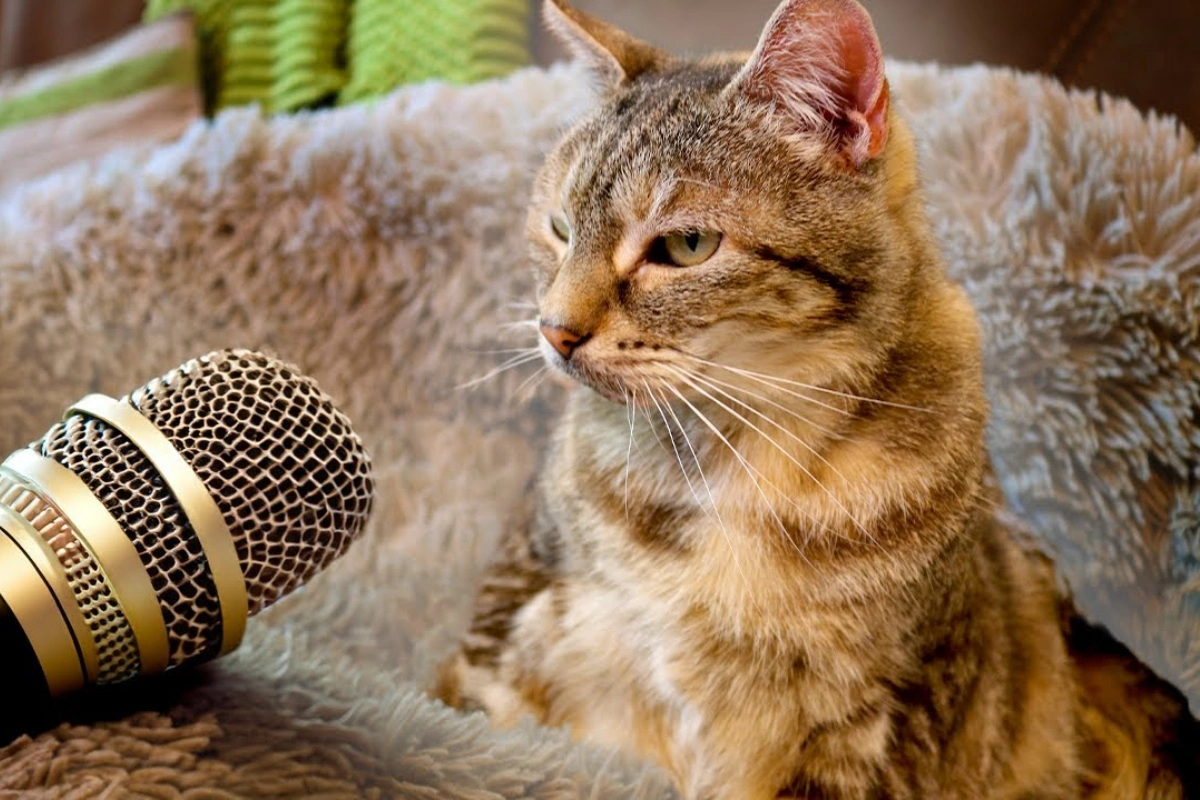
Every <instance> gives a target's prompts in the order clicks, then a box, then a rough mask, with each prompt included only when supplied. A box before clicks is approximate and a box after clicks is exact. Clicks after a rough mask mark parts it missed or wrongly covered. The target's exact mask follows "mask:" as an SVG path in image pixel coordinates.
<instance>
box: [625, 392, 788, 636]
mask: <svg viewBox="0 0 1200 800" xmlns="http://www.w3.org/2000/svg"><path fill="white" fill-rule="evenodd" d="M667 388H669V389H670V390H671V391H672V392H673V393H674V394H675V395H676V396H677V397H679V399H680V400H683V402H684V403H687V400H685V399H684V398H683V396H682V395H680V394H679V392H678V390H676V389H675V388H674V387H672V386H668V387H667ZM646 391H648V392H650V396H651V397H654V392H653V391H651V390H650V385H649V384H648V383H647V384H646ZM654 404H655V405H656V406H657V405H658V400H657V399H656V400H655V401H654ZM688 405H689V406H690V405H691V404H690V403H688ZM663 407H665V408H666V410H667V411H669V412H670V413H671V418H672V419H674V420H675V424H676V425H677V426H678V427H679V434H680V435H681V436H682V437H683V441H684V444H686V445H687V447H688V450H689V451H690V452H691V454H692V463H694V464H695V465H696V472H697V473H699V475H700V481H701V482H702V483H703V484H704V490H705V491H706V492H707V493H708V501H709V503H710V504H711V508H712V514H713V516H714V517H716V520H717V524H718V525H719V526H720V528H721V533H722V535H723V536H724V537H725V544H726V545H728V547H729V557H730V558H731V559H732V561H733V568H734V569H735V570H736V571H737V573H738V575H739V576H740V577H741V579H742V585H743V586H744V587H745V589H746V597H748V598H750V602H751V603H753V604H754V608H755V610H757V611H758V613H759V614H762V613H763V609H762V606H760V605H759V603H758V598H757V597H755V595H754V591H753V587H751V585H750V579H749V578H747V577H746V572H745V570H743V569H742V562H741V561H740V560H738V554H737V548H736V547H734V546H733V537H731V536H730V535H729V528H727V527H725V520H724V519H722V518H721V510H720V509H719V508H717V498H716V496H715V495H713V490H712V486H711V485H710V484H709V482H708V478H707V477H706V476H705V474H704V468H703V467H702V466H700V456H699V455H698V454H697V453H696V448H695V446H693V445H692V440H691V439H690V438H689V437H688V435H687V428H685V427H684V425H683V422H682V421H681V420H680V419H679V415H677V414H676V413H675V409H674V408H672V407H671V404H670V402H668V400H667V397H666V394H665V393H664V394H663V397H662V406H660V407H659V413H660V414H661V413H662V408H663ZM692 410H693V412H695V408H693V409H692ZM696 413H697V414H698V416H700V418H701V419H702V420H703V419H704V416H703V415H701V414H699V413H698V412H696ZM663 422H667V418H666V416H665V415H664V416H663ZM670 428H671V424H670V423H669V422H668V423H667V435H668V436H670ZM726 444H728V442H727V443H726ZM674 445H675V439H674V437H673V436H672V437H671V446H672V447H674ZM735 455H736V451H735ZM675 457H676V458H677V459H678V460H679V468H680V469H681V470H683V479H684V480H685V481H687V484H688V488H691V487H692V482H691V479H689V478H688V474H687V470H686V469H684V466H683V459H682V458H679V450H678V449H676V450H675ZM692 496H693V497H696V502H697V503H699V502H700V498H699V497H698V496H697V494H696V490H695V489H692ZM765 498H766V496H765V495H764V499H765ZM767 506H768V507H770V503H769V502H768V503H767ZM781 524H782V523H781Z"/></svg>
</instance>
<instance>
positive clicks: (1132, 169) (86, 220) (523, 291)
mask: <svg viewBox="0 0 1200 800" xmlns="http://www.w3.org/2000/svg"><path fill="white" fill-rule="evenodd" d="M889 74H890V76H891V80H892V83H893V91H894V95H895V96H896V97H897V98H899V102H900V103H901V107H902V108H903V109H904V111H905V112H906V114H907V115H908V117H909V119H910V120H911V122H912V124H913V127H914V128H915V130H916V132H917V134H918V136H919V138H920V140H921V142H922V144H923V148H924V153H925V159H924V160H925V176H926V186H927V196H928V201H929V205H930V207H931V211H932V214H933V218H934V221H935V225H936V228H937V232H938V234H939V236H940V237H941V241H942V242H943V244H944V249H945V253H946V257H947V259H948V262H949V264H950V268H951V269H952V271H953V273H954V274H955V275H956V276H957V277H958V278H959V279H961V280H962V281H963V282H964V284H965V285H966V286H967V288H968V289H969V291H970V293H971V295H972V297H973V298H974V300H975V301H976V303H977V304H978V306H979V308H980V311H981V314H982V317H983V320H984V325H985V330H986V335H987V341H988V344H987V364H988V374H989V390H990V392H991V396H992V399H993V402H994V404H995V413H994V421H993V425H992V445H993V449H994V453H995V462H996V467H997V471H998V474H999V478H1000V482H1001V484H1002V486H1003V488H1004V490H1005V493H1006V495H1007V497H1008V499H1009V501H1010V503H1011V509H1012V511H1013V513H1015V514H1016V515H1018V516H1019V517H1020V518H1022V519H1023V520H1024V521H1025V522H1026V523H1027V525H1028V527H1029V529H1030V530H1031V531H1032V533H1033V534H1034V535H1035V536H1037V537H1038V538H1039V539H1040V540H1041V541H1042V542H1044V543H1045V544H1046V546H1047V547H1049V548H1051V549H1053V550H1055V551H1056V552H1057V553H1058V554H1059V557H1060V559H1061V563H1062V565H1063V571H1064V573H1065V574H1066V576H1067V577H1068V578H1069V579H1070V581H1071V583H1072V585H1073V587H1074V589H1075V590H1076V592H1077V594H1078V595H1079V596H1080V600H1081V601H1082V605H1083V606H1084V607H1085V608H1086V609H1088V610H1089V611H1091V612H1093V613H1094V614H1097V615H1099V616H1100V617H1101V618H1102V619H1103V620H1104V621H1106V622H1107V623H1108V624H1109V625H1110V626H1112V628H1113V629H1114V631H1116V632H1117V633H1118V634H1119V635H1120V636H1122V637H1123V638H1124V639H1125V640H1126V641H1127V642H1128V643H1129V644H1131V645H1132V646H1133V647H1134V648H1135V649H1136V650H1137V651H1138V652H1139V653H1140V654H1141V655H1142V656H1143V657H1145V658H1147V659H1149V660H1150V661H1151V662H1152V663H1153V664H1154V665H1155V666H1156V667H1157V668H1158V669H1159V670H1160V671H1162V672H1163V673H1164V674H1166V675H1167V676H1168V677H1170V678H1172V679H1174V680H1176V681H1178V682H1179V683H1181V684H1182V685H1185V686H1186V687H1187V688H1188V690H1189V691H1190V694H1191V697H1192V700H1193V703H1195V702H1197V699H1198V698H1200V635H1197V634H1200V533H1198V525H1200V522H1198V520H1200V499H1198V495H1197V491H1196V483H1195V482H1196V479H1197V458H1196V454H1197V451H1198V450H1200V430H1198V428H1197V424H1198V422H1197V421H1198V419H1200V396H1198V392H1200V389H1198V388H1197V387H1200V344H1198V338H1197V333H1198V331H1197V325H1198V320H1200V315H1198V314H1197V313H1196V309H1197V308H1198V307H1200V306H1198V303H1200V297H1198V296H1197V291H1198V289H1200V156H1198V155H1197V153H1196V151H1195V144H1194V141H1193V139H1192V138H1191V136H1190V134H1188V133H1187V132H1186V131H1182V130H1180V129H1179V128H1178V127H1177V126H1176V124H1175V123H1174V122H1173V121H1172V120H1169V119H1159V118H1154V117H1144V116H1142V115H1141V114H1139V113H1138V112H1137V111H1135V110H1134V109H1133V108H1132V107H1130V106H1129V105H1128V104H1126V103H1123V102H1118V101H1111V100H1100V101H1099V102H1098V100H1097V98H1096V97H1094V96H1091V95H1084V94H1075V93H1068V92H1066V91H1064V90H1063V89H1062V88H1061V87H1059V86H1058V85H1056V84H1054V83H1052V82H1050V81H1047V80H1044V79H1041V78H1037V77H1030V76H1021V75H1016V74H1013V73H1010V72H1007V71H1001V70H991V69H985V68H970V69H961V70H941V69H938V68H935V67H929V66H913V65H904V64H893V65H891V68H890V70H889ZM589 102H590V97H589V94H588V92H587V90H586V88H585V84H584V82H583V81H582V80H581V79H580V76H579V75H578V74H577V73H575V72H574V71H572V70H571V69H566V68H556V69H553V70H550V71H540V70H527V71H524V72H520V73H517V74H515V75H513V76H512V77H510V78H508V79H506V80H503V81H499V82H494V83H488V84H483V85H478V86H472V87H467V88H451V87H448V86H441V85H422V86H415V87H412V88H408V89H405V90H403V91H400V92H398V93H396V94H394V95H392V96H391V97H389V98H387V99H386V100H384V101H382V102H380V103H378V104H376V105H373V106H357V107H351V108H344V109H338V110H335V111H329V112H321V113H315V114H310V115H301V116H295V117H281V118H276V119H270V120H268V119H263V118H261V117H260V116H259V115H258V114H256V113H254V112H252V111H245V110H242V111H233V112H228V113H225V114H223V115H222V116H221V117H219V118H218V119H217V120H216V121H215V122H213V123H211V124H197V125H196V126H194V127H193V128H191V129H190V131H188V133H187V134H186V135H185V136H184V137H183V138H182V139H181V140H180V141H178V142H177V143H175V144H172V145H170V146H167V147H162V148H159V149H155V150H150V151H147V150H132V151H127V152H123V153H117V154H114V155H112V156H111V157H109V158H107V159H106V160H104V161H103V162H101V163H100V164H99V165H96V166H91V167H79V168H76V169H73V170H68V171H66V172H63V173H59V174H57V175H55V176H52V177H50V178H48V179H46V180H43V181H41V182H39V183H37V184H33V185H30V186H27V187H24V188H23V189H21V190H20V191H18V192H17V193H16V194H15V195H13V196H10V197H9V198H7V199H6V200H5V201H4V202H3V204H2V205H0V342H3V347H0V398H2V403H3V406H2V407H3V410H4V413H5V419H4V422H3V425H2V426H0V444H2V445H3V446H4V447H5V448H6V449H5V450H4V451H3V452H8V451H9V450H12V449H15V448H16V447H18V446H20V445H22V444H24V443H25V442H27V441H29V440H30V439H32V438H34V437H36V436H38V435H40V433H41V432H42V431H44V430H45V429H46V428H47V427H48V426H49V424H50V423H51V422H52V421H53V420H54V419H55V418H56V417H57V415H58V414H59V413H60V412H61V409H62V408H63V407H64V406H65V405H66V404H67V403H69V402H70V401H72V400H74V399H76V398H78V397H79V396H81V395H83V394H84V393H86V392H89V391H104V392H108V393H111V394H116V395H119V394H122V393H124V392H126V391H128V390H130V389H132V388H134V387H136V386H138V385H140V384H141V383H142V382H144V381H145V380H146V379H147V378H150V377H153V376H155V375H158V374H161V373H162V372H164V371H166V370H167V369H169V368H170V367H172V366H174V365H176V364H177V363H179V362H181V361H183V360H186V359H187V358H190V357H192V356H195V355H199V354H201V353H203V352H206V351H208V350H210V349H215V348H221V347H234V346H236V347H252V348H262V349H268V350H271V351H273V352H275V353H277V354H279V355H281V356H282V357H284V358H286V359H288V360H291V361H294V362H297V363H298V364H299V365H301V367H302V368H303V369H304V370H305V371H306V372H308V373H309V374H311V375H313V376H314V377H316V378H317V379H318V381H319V382H320V383H321V384H322V385H323V386H324V387H325V388H326V389H327V390H328V391H330V392H331V393H332V394H333V395H334V397H335V398H336V399H337V400H338V402H339V405H340V406H341V407H342V408H343V410H345V411H346V412H347V413H348V414H349V415H350V417H351V419H353V420H354V421H355V425H356V428H357V430H358V431H359V432H360V433H361V434H362V436H363V438H364V439H365V440H366V442H367V444H368V446H369V448H370V450H371V452H372V455H373V457H374V460H375V467H376V474H377V478H378V482H379V503H378V507H377V511H376V513H375V516H374V518H373V520H372V523H371V525H370V527H369V532H368V535H367V536H366V537H365V539H364V540H363V541H361V542H359V543H358V544H357V545H356V546H355V547H354V548H352V550H351V552H350V553H349V554H348V555H346V556H345V557H344V558H343V559H342V560H341V561H340V562H338V563H337V564H335V565H334V567H333V568H331V569H330V570H328V571H327V572H326V573H325V574H323V575H321V576H319V577H318V579H317V580H315V581H314V582H313V583H312V584H311V585H310V586H308V587H307V588H305V589H304V590H302V591H301V592H299V593H298V594H296V595H294V596H292V597H291V598H288V599H286V600H285V601H283V602H281V603H280V604H279V605H278V606H276V607H275V608H273V609H271V610H269V611H268V612H266V613H265V614H263V615H261V616H260V617H259V618H258V619H256V620H253V621H252V622H251V625H250V628H249V631H248V634H247V637H246V641H245V642H244V644H243V646H242V647H241V649H240V650H239V651H238V652H237V653H235V654H234V655H232V656H230V657H228V658H226V659H224V660H222V661H219V662H217V663H215V664H214V665H212V666H211V667H209V668H207V669H205V670H203V671H202V672H201V673H200V674H199V675H195V674H193V675H190V676H189V675H183V676H176V677H174V678H170V679H167V680H161V681H156V682H143V683H140V684H137V685H135V686H133V687H131V688H130V689H129V690H127V691H125V692H123V693H119V694H117V695H115V696H114V697H109V698H107V699H106V700H104V701H103V702H100V701H98V702H97V703H95V704H90V705H89V704H85V705H84V706H83V707H82V708H81V709H80V710H79V711H78V712H77V713H76V714H75V716H74V717H73V724H68V725H64V726H62V727H60V728H57V729H55V730H52V731H48V732H44V733H41V734H39V735H36V736H34V737H32V738H28V737H26V738H22V739H20V740H18V741H16V742H15V743H13V744H12V745H10V746H9V747H7V748H6V749H2V750H0V796H6V795H7V793H8V792H13V793H17V792H21V791H34V792H40V793H41V794H42V795H43V796H47V797H72V798H83V797H110V796H118V795H121V794H123V793H131V794H134V795H136V796H145V797H163V798H166V797H177V796H179V797H189V798H218V797H280V796H298V795H302V796H310V797H318V796H320V797H343V796H344V797H360V796H362V797H391V796H396V797H417V798H419V797H429V798H434V797H436V798H472V800H482V799H483V798H501V797H505V798H507V797H536V798H560V797H579V796H587V797H593V798H606V797H612V798H630V797H634V798H636V797H661V796H663V795H664V793H665V792H667V791H668V790H667V789H666V783H665V781H664V780H663V778H662V776H661V775H660V774H659V773H657V772H656V771H654V770H651V769H647V768H645V767H643V766H641V765H638V764H632V763H629V762H626V761H623V760H621V759H617V758H614V757H613V756H611V755H610V754H608V753H604V752H599V751H596V750H592V749H589V748H586V747H582V746H579V745H576V744H573V743H571V742H570V740H569V739H568V738H567V737H566V735H564V734H563V733H561V732H556V731H550V730H545V729H540V728H537V727H535V726H532V725H530V726H526V727H523V728H521V729H519V730H515V731H511V732H507V733H497V732H493V731H491V730H490V729H489V728H488V726H487V724H486V721H485V720H484V719H483V718H482V717H479V716H469V717H468V716H462V715H459V714H457V713H455V712H452V711H449V710H447V709H445V708H444V707H441V706H440V705H438V704H436V703H434V702H432V701H430V700H428V699H426V698H425V697H424V696H423V694H422V692H421V687H422V685H423V684H424V683H426V682H427V681H428V680H429V677H430V674H431V668H432V666H433V665H434V664H435V663H436V662H437V661H438V660H439V659H440V658H441V657H442V656H443V655H444V654H445V653H446V652H447V651H448V650H449V649H450V648H451V647H452V643H453V642H454V640H455V637H456V636H457V635H458V634H459V633H460V632H461V631H462V630H463V629H464V627H465V625H466V623H467V616H468V614H469V610H470V602H471V596H472V592H473V587H474V585H475V583H476V581H477V579H478V577H479V575H480V572H481V570H482V568H483V567H484V565H485V564H486V562H487V560H488V557H489V554H490V552H491V548H492V546H493V543H494V541H495V539H496V536H497V534H498V533H499V531H500V530H502V528H503V526H504V525H505V520H506V517H507V516H508V515H509V513H510V511H511V510H513V509H514V508H515V507H516V505H517V504H519V503H521V502H524V501H525V500H526V497H525V490H526V483H527V480H528V478H529V476H530V475H531V473H532V471H533V470H534V468H535V465H536V462H537V458H538V449H539V444H540V442H541V440H542V438H543V437H544V434H545V431H546V427H547V423H548V421H549V420H550V419H551V418H552V415H553V408H554V405H555V404H556V402H557V399H558V398H557V397H556V395H555V391H556V390H554V389H552V388H545V387H543V388H542V389H541V390H539V393H536V394H533V395H532V396H527V395H529V393H528V390H527V389H526V388H522V383H523V382H524V381H525V379H526V378H527V377H528V376H529V372H528V371H526V372H522V371H520V370H512V371H509V372H505V373H502V374H500V375H499V376H497V377H495V378H494V379H492V380H490V381H487V382H484V383H483V384H482V385H481V386H480V387H479V388H478V389H475V390H472V391H464V390H459V389H457V388H456V387H457V386H458V385H460V384H462V383H464V382H466V381H469V380H470V379H472V378H475V377H477V376H479V375H482V374H485V373H487V372H488V371H489V369H491V368H492V367H493V366H495V365H496V364H497V363H498V361H499V360H500V359H501V358H502V356H497V355H496V354H489V353H488V351H491V350H498V349H503V348H506V347H512V346H514V345H519V344H527V343H528V342H527V341H523V340H522V339H521V336H522V332H521V331H520V330H519V329H518V330H516V331H514V330H513V329H511V328H506V327H505V325H504V324H505V323H506V322H510V321H512V320H515V319H519V318H521V317H522V316H528V315H529V314H530V312H529V310H528V308H522V307H521V303H522V302H523V301H525V300H527V299H528V295H529V293H528V288H529V287H528V280H527V276H526V270H525V267H524V265H523V252H524V247H523V244H522V239H521V228H522V217H523V203H524V198H525V195H526V191H527V187H528V183H529V180H530V177H531V175H532V172H533V170H534V168H535V166H536V164H537V162H538V160H539V156H540V155H541V154H542V153H543V152H544V151H545V150H546V148H547V147H548V146H549V144H550V143H551V142H552V141H553V139H554V137H555V135H556V133H557V132H558V131H559V130H560V128H561V126H562V125H563V124H564V122H565V121H567V120H569V119H570V118H572V117H573V116H575V115H576V114H578V113H579V112H580V111H581V110H582V109H584V108H585V107H586V106H587V104H588V103H589ZM524 335H526V336H528V332H526V333H525V334H524ZM531 369H532V368H531ZM22 796H29V795H22Z"/></svg>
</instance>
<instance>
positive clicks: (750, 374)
mask: <svg viewBox="0 0 1200 800" xmlns="http://www.w3.org/2000/svg"><path fill="white" fill-rule="evenodd" d="M676 352H678V353H680V354H682V355H684V356H686V357H687V358H691V359H694V360H696V361H699V362H700V363H701V364H707V365H708V366H711V367H720V368H721V369H727V370H729V371H730V372H733V373H736V374H738V375H741V376H743V377H746V378H752V379H757V380H759V381H766V382H769V383H770V384H786V385H788V386H795V387H798V388H800V389H807V390H808V391H810V392H820V393H821V394H828V395H834V396H836V397H844V398H846V399H847V400H857V401H859V402H861V403H873V404H875V405H881V406H889V407H891V408H902V409H904V410H905V411H919V412H921V413H924V414H932V413H934V412H933V409H931V408H924V407H922V406H910V405H907V404H905V403H895V402H892V401H891V400H878V399H876V398H874V397H863V396H862V395H857V394H852V393H850V392H840V391H838V390H837V389H829V388H827V387H824V386H815V385H813V384H811V383H802V382H801V381H796V380H792V379H790V378H780V377H777V376H775V375H767V374H766V373H763V372H754V371H752V370H748V369H742V368H740V367H731V366H729V365H728V364H722V363H721V362H719V361H713V360H711V359H708V358H701V357H700V356H694V355H692V354H691V353H685V352H683V351H682V350H676ZM796 396H797V397H800V398H801V399H804V400H808V401H809V402H810V403H816V404H817V405H822V406H824V407H825V408H829V409H832V410H834V411H840V412H841V413H843V414H849V413H850V412H848V411H846V410H845V409H841V408H837V407H836V406H829V405H825V404H823V403H820V402H818V401H817V400H814V399H813V398H811V397H804V396H803V395H796Z"/></svg>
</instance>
